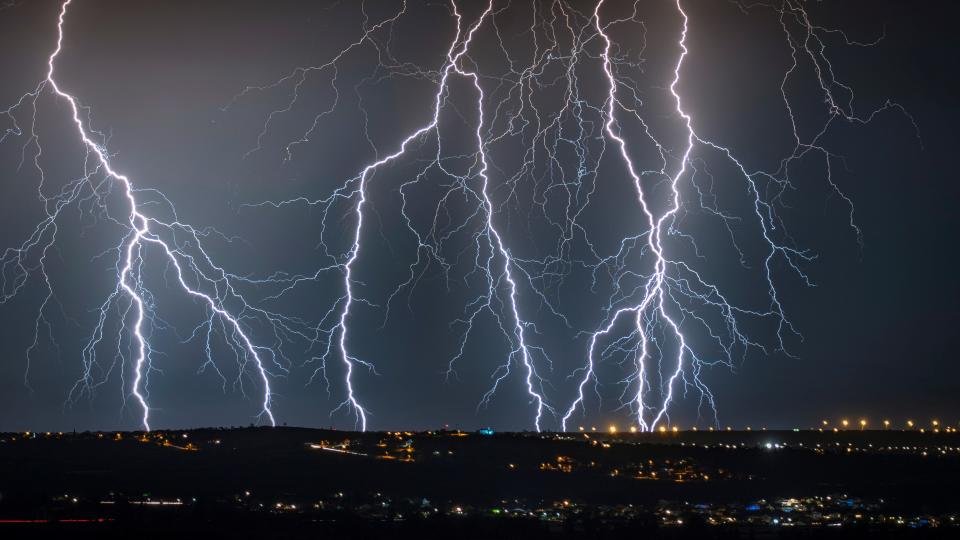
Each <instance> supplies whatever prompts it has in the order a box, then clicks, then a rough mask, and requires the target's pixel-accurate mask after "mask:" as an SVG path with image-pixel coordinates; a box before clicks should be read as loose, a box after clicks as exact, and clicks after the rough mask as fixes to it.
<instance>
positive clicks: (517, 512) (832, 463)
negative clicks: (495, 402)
mask: <svg viewBox="0 0 960 540" xmlns="http://www.w3.org/2000/svg"><path fill="white" fill-rule="evenodd" d="M958 480H960V435H957V434H955V433H943V432H940V433H932V432H929V431H928V432H926V433H921V432H917V431H841V432H831V431H826V432H819V431H799V432H798V431H791V432H774V431H770V432H768V431H753V432H706V431H700V432H680V433H669V432H668V433H655V434H632V433H624V434H609V433H593V432H587V433H575V434H495V435H491V434H486V435H485V434H479V433H463V432H451V431H434V432H423V433H410V432H388V433H365V434H361V433H352V432H343V431H329V430H313V429H300V428H246V429H199V430H190V431H158V432H152V433H142V432H140V433H136V432H134V433H112V432H110V433H107V432H101V433H96V432H95V433H63V434H60V433H10V434H0V538H3V539H6V538H21V537H24V538H26V537H29V538H38V537H62V538H67V537H69V538H78V537H97V538H110V537H128V538H134V537H136V538H170V537H173V536H177V537H186V538H201V537H229V538H406V537H419V538H498V539H506V538H525V539H535V538H557V539H559V538H625V537H627V535H631V536H636V537H642V538H822V537H823V538H957V537H960V489H958Z"/></svg>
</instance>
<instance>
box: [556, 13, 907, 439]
mask: <svg viewBox="0 0 960 540" xmlns="http://www.w3.org/2000/svg"><path fill="white" fill-rule="evenodd" d="M603 4H604V1H603V0H601V1H600V2H598V4H597V6H596V9H595V10H594V17H593V20H594V23H595V26H596V30H597V32H598V34H599V35H600V36H601V38H602V39H603V42H604V44H605V45H604V50H603V52H602V54H601V58H602V59H603V63H604V73H605V74H606V78H607V83H608V84H607V87H608V91H609V92H608V96H607V100H606V108H607V109H606V112H607V121H606V124H605V131H606V134H607V136H608V137H609V138H610V139H612V140H613V141H615V143H616V144H617V146H618V147H619V150H620V157H621V159H622V161H623V162H624V165H625V168H626V170H627V172H628V174H629V176H630V178H631V180H632V181H633V184H634V187H635V189H636V192H637V197H638V199H639V203H640V206H641V209H642V211H643V214H644V216H645V217H646V221H647V227H648V230H647V232H646V233H645V234H644V235H643V236H645V238H646V240H647V248H648V250H649V253H651V254H653V258H654V262H653V270H652V272H651V273H650V274H649V275H648V276H647V277H646V278H645V281H644V283H643V285H642V286H640V287H638V288H637V289H638V290H639V291H641V292H640V294H639V295H637V296H639V299H638V300H636V301H634V300H633V299H632V297H631V296H630V295H627V296H625V297H623V298H617V299H615V301H614V302H611V304H610V305H609V306H608V310H609V312H611V313H612V315H610V316H609V317H608V319H607V321H606V322H605V323H604V324H603V325H602V327H601V328H600V329H598V330H597V331H595V332H593V333H592V334H591V335H590V343H589V349H588V355H587V362H586V366H585V367H584V368H583V369H582V376H581V378H580V381H579V384H578V386H577V396H576V398H575V399H574V401H573V402H572V403H571V405H570V407H569V408H568V409H567V411H566V414H565V415H564V417H563V419H562V425H563V429H564V430H566V429H567V423H568V422H569V420H570V419H571V417H572V416H573V415H574V414H575V412H576V411H577V409H578V407H582V406H583V404H584V401H585V397H586V396H585V390H586V389H587V387H588V385H589V384H591V382H592V383H595V384H596V382H597V379H596V371H595V368H596V366H597V363H598V361H599V359H598V352H597V349H598V342H599V341H600V340H601V339H602V338H607V337H609V336H610V335H612V334H613V333H614V332H615V328H616V325H617V323H618V322H619V320H620V319H621V318H628V317H632V323H633V326H632V332H631V333H630V334H629V335H627V336H625V337H622V338H620V340H619V341H617V342H616V343H615V345H614V346H613V350H615V351H621V352H625V353H628V354H632V355H633V356H634V359H635V366H636V369H635V371H634V373H633V375H632V376H630V377H629V378H628V379H626V380H625V381H624V383H625V384H632V385H634V387H635V392H634V393H633V396H632V399H631V402H630V403H629V407H630V408H631V410H632V411H633V412H634V414H635V415H636V420H637V427H638V429H639V430H641V431H646V430H653V429H655V428H656V427H657V425H658V424H659V423H661V422H663V421H666V422H669V414H668V409H669V406H670V404H671V402H672V401H673V400H674V397H675V396H674V394H675V391H676V388H675V387H676V386H677V381H678V380H682V381H683V383H684V388H688V387H693V388H695V389H696V390H697V391H699V393H700V396H701V400H700V403H701V405H703V404H704V403H706V404H707V405H709V407H710V409H711V411H712V413H713V418H714V424H718V421H717V416H716V415H717V409H716V403H715V400H714V397H713V394H712V393H711V392H710V389H709V388H708V387H707V385H706V384H705V383H704V382H703V381H702V380H701V379H700V376H699V375H700V373H701V370H702V368H703V366H704V365H710V364H712V363H722V364H726V365H729V366H733V361H734V357H733V347H734V346H735V345H737V344H739V345H740V346H742V347H743V348H745V349H749V348H758V349H760V350H761V351H762V352H767V351H766V348H765V347H764V346H763V345H761V344H760V343H757V342H755V341H753V340H751V339H750V338H749V337H748V336H747V335H745V334H744V333H743V332H741V330H740V323H739V319H741V318H743V317H753V318H758V319H773V320H774V321H775V322H776V325H777V329H776V336H777V342H778V344H777V350H779V351H781V352H786V345H785V343H784V335H785V334H786V333H790V334H793V335H795V336H797V337H799V335H800V334H799V333H798V331H797V330H796V328H794V326H793V325H792V324H791V322H790V321H789V319H788V318H787V316H786V314H785V312H784V308H783V305H782V303H781V301H780V299H779V297H778V293H777V288H776V285H775V279H774V275H773V274H774V268H773V265H774V263H775V261H776V260H777V259H779V260H781V261H782V262H784V263H786V265H787V267H788V268H789V269H790V270H792V271H793V272H795V273H796V274H797V275H798V276H799V277H800V279H801V280H802V281H803V282H804V283H806V284H807V285H808V286H812V285H813V283H812V282H811V281H810V279H809V278H808V276H807V275H806V274H805V273H804V271H803V269H802V266H803V264H804V263H806V262H809V261H811V260H812V259H813V258H814V256H813V255H812V254H811V253H810V252H809V251H806V250H801V249H798V248H795V247H793V246H791V245H789V244H788V243H785V242H784V241H781V240H778V239H777V238H776V237H775V235H774V232H775V231H776V230H777V229H780V230H783V228H784V226H783V223H782V222H781V221H780V220H779V218H778V217H777V215H776V210H775V206H774V203H775V201H777V199H778V198H779V197H780V196H781V195H782V193H783V191H784V190H786V189H788V188H791V187H792V183H791V179H790V176H789V166H790V164H791V163H792V162H793V161H796V160H798V159H801V158H802V157H804V156H805V155H806V154H808V153H811V152H817V153H820V154H821V155H822V156H823V158H824V162H825V168H826V176H827V182H828V183H829V185H830V187H831V188H832V190H833V191H834V192H835V193H836V194H837V195H839V196H840V197H841V198H842V199H843V201H844V202H845V203H847V204H848V205H849V208H850V222H849V223H850V227H851V228H852V229H853V231H854V232H855V233H856V235H857V239H858V241H859V240H860V239H861V231H860V229H859V227H858V226H857V225H856V222H855V220H854V214H853V202H852V201H851V199H850V198H849V197H847V196H846V195H845V194H844V193H843V192H842V191H841V190H840V188H839V186H838V185H837V184H836V183H835V182H834V180H833V176H832V169H831V158H834V157H835V156H834V155H833V154H832V153H830V152H829V151H828V150H827V149H826V148H825V147H824V146H822V144H821V143H820V141H821V140H822V138H823V136H824V135H825V134H826V132H827V130H828V129H829V128H830V126H831V125H832V123H833V122H834V121H836V120H844V121H847V122H852V123H858V124H866V123H869V122H870V121H871V120H872V119H873V118H874V117H875V116H876V115H877V114H879V113H881V112H883V111H886V110H890V109H895V110H897V111H899V112H901V113H903V114H905V115H906V116H907V117H908V118H909V119H910V121H911V122H913V119H912V117H910V116H909V114H907V112H906V111H905V110H903V108H902V107H901V106H899V105H898V104H896V103H893V102H891V101H888V102H886V103H885V104H884V105H882V106H881V107H880V108H878V109H876V110H874V111H871V112H870V113H869V114H868V115H866V116H858V115H856V114H854V112H853V99H854V97H853V91H852V89H851V88H850V87H849V86H848V85H845V84H843V83H842V82H840V81H839V80H838V79H837V78H836V76H835V74H834V72H833V69H832V65H831V64H830V61H829V59H828V58H827V56H826V55H825V53H824V51H825V48H826V46H825V44H824V42H823V41H822V40H821V39H820V37H819V35H818V32H827V33H832V32H837V33H841V34H842V35H843V37H844V39H845V40H846V41H847V44H857V45H867V44H862V43H859V42H854V41H852V40H850V39H849V38H847V37H846V35H845V34H843V33H842V32H840V31H839V30H835V29H828V28H825V27H822V26H816V25H814V24H812V23H811V22H810V18H809V16H808V14H807V12H806V11H805V10H804V8H803V6H802V4H801V3H799V2H791V1H785V2H782V3H780V4H777V3H774V4H772V5H770V6H767V5H766V4H762V3H757V4H752V5H750V6H747V5H744V4H740V7H741V9H743V10H744V11H747V10H748V9H749V8H753V7H759V6H766V7H771V8H773V9H775V10H776V11H777V12H779V14H780V23H781V27H782V29H783V32H784V35H785V36H786V40H787V43H788V45H789V47H790V50H791V58H792V65H791V66H790V67H789V68H788V69H787V71H786V72H785V74H784V77H783V81H782V84H781V87H780V90H781V95H782V97H783V103H784V108H785V110H786V112H787V115H788V117H789V119H790V122H791V126H792V130H793V138H794V141H795V143H796V146H795V148H794V151H793V152H792V153H791V155H790V156H788V157H787V158H785V159H784V160H783V161H782V162H781V166H780V168H779V170H777V171H774V172H766V171H756V172H748V170H747V168H746V166H745V165H744V163H743V162H742V161H741V160H740V159H738V158H737V157H735V155H734V153H733V152H732V151H731V150H730V149H729V148H727V147H725V146H722V145H720V144H718V143H715V142H713V141H711V140H709V139H706V138H704V137H701V136H700V135H699V134H698V133H697V131H696V129H695V126H694V119H693V118H692V117H691V115H690V114H689V113H687V112H686V111H685V109H684V107H683V99H682V96H681V94H680V91H679V89H678V87H679V85H680V84H681V71H682V69H683V63H684V60H685V58H686V57H687V55H688V54H689V53H690V51H689V49H688V47H687V36H688V33H689V17H688V15H687V13H686V11H684V9H683V6H682V2H681V0H675V7H676V11H677V13H678V15H679V16H680V18H681V20H682V29H681V32H680V38H679V40H678V42H677V46H678V48H679V50H680V55H679V57H678V59H677V62H676V64H675V68H674V70H673V80H672V82H671V84H670V86H669V93H670V95H671V97H672V98H673V101H674V103H675V104H676V109H675V111H674V113H675V115H676V117H678V118H679V119H680V121H681V124H682V126H683V128H684V133H685V136H684V144H683V147H682V149H681V151H680V157H679V160H678V161H679V164H678V166H677V169H676V171H675V172H673V173H668V172H667V170H666V158H665V157H664V156H667V155H669V154H670V151H669V149H667V148H665V147H664V145H663V144H661V143H660V142H659V141H658V140H657V139H656V138H654V137H653V136H652V135H651V134H650V131H649V129H648V128H647V125H646V123H644V122H643V119H642V118H641V117H640V116H639V113H638V112H637V111H638V108H637V107H633V106H632V105H629V104H625V103H624V101H623V100H621V98H620V97H619V94H618V88H619V87H621V86H623V83H622V82H621V81H619V80H618V79H617V77H616V76H615V74H614V69H613V67H612V66H613V63H612V62H611V59H610V50H611V46H612V41H611V39H610V37H609V35H608V33H607V29H608V28H609V26H610V24H607V25H604V24H602V22H601V15H600V9H601V7H603ZM634 6H636V4H634ZM790 19H793V21H791V20H790ZM617 22H621V21H613V23H611V24H614V23H617ZM791 23H796V24H798V25H799V26H800V27H801V32H802V37H800V38H798V37H797V36H796V35H795V33H794V32H795V31H794V30H793V29H791ZM801 51H802V53H803V54H805V55H806V56H807V57H808V58H809V60H810V62H811V64H812V65H813V67H814V71H815V73H816V76H817V82H818V83H819V87H820V90H821V92H822V96H823V100H824V102H825V103H826V105H827V112H828V120H827V121H826V122H825V123H824V124H823V125H822V127H821V129H819V131H818V132H817V133H816V134H815V135H814V136H813V138H812V139H811V140H803V139H802V138H801V136H800V134H799V130H798V128H797V119H796V116H795V113H794V107H793V106H792V105H791V100H790V98H789V97H788V93H787V90H786V86H787V82H788V80H789V79H790V78H791V77H792V76H793V75H794V73H795V71H796V69H797V66H798V55H799V54H801ZM837 87H839V88H840V89H842V91H845V92H847V94H848V101H847V102H846V103H842V102H840V101H839V100H838V98H837V97H836V95H835V90H834V89H835V88H837ZM617 112H626V113H630V114H633V115H634V116H635V119H636V120H637V121H639V122H641V123H642V124H643V125H644V128H645V133H646V134H647V136H648V137H649V139H650V141H652V142H653V143H654V144H655V145H656V147H657V149H658V151H659V154H660V156H661V157H664V162H663V163H664V168H662V169H661V170H659V171H656V174H659V175H663V176H665V177H666V178H667V181H668V185H669V187H670V197H669V198H670V202H669V204H668V208H667V209H666V210H665V211H663V212H662V213H660V214H659V215H655V214H654V212H653V211H652V210H651V204H650V203H649V197H650V194H649V193H647V192H646V191H645V190H644V187H643V185H642V176H643V174H644V173H641V172H638V168H637V167H636V166H635V164H634V162H633V160H632V159H631V157H630V152H629V145H628V143H627V141H626V139H625V137H624V136H623V135H622V134H621V133H620V131H619V129H618V126H619V124H618V120H617ZM914 127H916V124H915V123H914ZM698 146H699V147H702V148H704V149H706V150H709V151H713V152H715V153H719V154H720V156H721V157H723V158H725V159H726V160H728V161H729V162H730V163H732V164H733V165H734V166H735V167H736V169H737V170H738V171H739V172H740V174H741V176H742V178H743V180H744V181H745V182H746V185H747V188H748V193H749V195H750V198H751V199H752V207H753V210H754V213H755V217H756V223H757V225H758V228H759V232H760V236H761V238H762V241H763V243H764V244H765V245H766V246H767V254H766V255H765V256H764V258H763V272H764V278H765V281H766V286H767V295H768V299H769V304H768V306H766V307H765V308H762V309H759V310H758V309H746V308H742V307H739V306H737V305H735V304H733V303H731V302H730V301H729V300H728V299H727V298H726V297H725V296H724V295H723V294H722V293H721V292H720V289H719V288H718V287H717V286H716V285H714V284H712V283H710V282H708V281H707V280H705V279H704V278H703V277H702V275H701V273H700V272H698V271H697V270H695V269H694V268H693V267H692V266H690V265H689V264H687V263H685V262H683V261H681V260H677V259H674V258H672V257H670V256H669V254H668V253H667V252H666V250H665V243H664V235H665V234H667V235H670V234H674V235H678V236H683V235H682V233H679V232H678V230H677V228H676V216H677V214H678V212H679V211H680V210H681V208H682V206H683V199H682V194H681V185H682V184H683V183H684V181H687V182H689V183H690V184H691V185H692V187H694V188H695V189H696V190H697V191H698V193H699V195H700V201H701V207H702V208H703V209H706V210H707V211H708V212H709V213H712V214H714V215H717V216H719V217H721V218H722V219H723V220H724V222H725V224H727V223H726V222H727V221H728V220H730V219H732V218H731V217H730V216H728V215H726V214H724V213H722V212H720V211H718V210H717V209H715V208H711V207H707V206H704V205H703V202H702V201H703V193H702V192H701V191H700V189H699V187H697V185H696V184H695V183H694V181H693V178H692V177H693V176H694V175H695V174H696V173H697V170H696V167H695V165H694V162H693V160H692V155H693V153H694V151H695V150H696V149H697V147H698ZM760 180H767V181H769V182H771V183H772V184H773V185H774V186H775V189H776V190H777V191H775V195H774V196H773V198H772V199H773V201H774V202H771V201H770V200H769V199H764V198H763V196H762V192H763V188H761V187H760V185H759V182H760ZM727 230H728V231H731V230H730V228H729V224H727ZM731 236H733V233H732V231H731ZM781 236H784V237H785V238H789V236H788V235H785V234H783V233H781ZM627 240H631V241H632V240H634V238H630V239H627ZM692 241H693V240H692V239H691V242H692ZM624 245H626V242H625V243H624ZM734 245H735V246H736V241H735V240H734ZM694 247H695V244H694ZM738 251H739V248H738ZM740 258H741V261H742V260H743V252H742V251H740ZM678 299H686V300H695V301H699V302H700V303H701V304H702V306H703V308H704V309H705V310H706V309H712V310H716V311H718V312H719V315H720V318H721V320H722V321H724V323H725V325H726V336H727V341H726V342H724V341H723V338H722V337H721V334H720V333H719V332H716V331H715V330H714V329H713V328H711V326H710V325H709V324H708V322H707V320H706V319H705V318H704V317H703V316H702V315H701V314H698V313H697V312H696V311H693V310H691V309H689V308H688V307H687V305H689V304H686V305H685V304H684V303H683V302H682V301H681V300H678ZM624 304H625V305H624ZM690 319H692V320H694V321H696V322H698V323H700V324H701V328H703V329H705V330H706V331H707V336H708V337H709V338H711V339H713V340H714V341H716V342H717V343H718V344H719V345H720V348H721V350H722V351H723V352H724V354H723V355H722V357H721V358H720V359H719V360H717V361H714V362H706V361H704V360H701V357H700V355H698V354H697V352H696V351H695V350H694V349H693V348H692V347H691V345H690V342H691V340H690V339H689V338H688V337H687V335H685V333H684V331H683V330H682V328H683V326H684V321H685V320H690ZM658 329H659V330H662V331H664V333H665V334H668V335H670V336H672V337H673V339H674V341H675V343H676V346H675V352H674V353H672V354H671V355H669V356H668V355H667V352H666V351H664V350H663V348H662V347H661V346H660V345H656V346H654V345H653V343H654V341H653V340H652V338H651V334H652V333H653V332H654V331H657V330H658ZM634 339H635V340H636V341H637V342H638V344H637V346H635V347H633V348H628V349H624V348H623V347H622V343H623V342H625V341H629V340H634ZM654 349H655V350H654ZM609 351H610V349H603V350H602V351H601V355H605V354H608V353H609ZM788 354H789V353H788ZM665 360H666V361H667V365H668V368H667V372H666V374H664V373H663V371H662V369H663V364H664V361H665ZM652 361H656V362H657V369H656V370H655V371H656V373H657V374H659V375H660V379H661V383H660V384H659V385H657V386H658V388H656V390H659V392H658V393H659V396H660V399H659V400H656V402H655V403H653V404H650V403H649V401H653V398H650V397H648V394H650V393H654V392H652V391H653V390H655V388H654V385H653V383H652V382H651V381H650V378H649V374H650V373H651V372H653V371H654V370H653V369H651V368H650V367H649V366H648V364H649V363H650V362H652ZM670 366H672V367H670Z"/></svg>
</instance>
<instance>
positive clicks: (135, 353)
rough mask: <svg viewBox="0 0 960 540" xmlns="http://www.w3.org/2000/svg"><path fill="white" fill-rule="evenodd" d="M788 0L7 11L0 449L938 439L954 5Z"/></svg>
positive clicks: (942, 402)
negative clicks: (808, 431)
mask: <svg viewBox="0 0 960 540" xmlns="http://www.w3.org/2000/svg"><path fill="white" fill-rule="evenodd" d="M785 5H786V9H784V10H781V8H780V7H779V6H780V4H779V3H775V2H769V3H767V2H757V3H751V4H749V6H748V5H746V4H744V5H738V4H736V3H733V2H731V3H711V2H703V1H693V0H680V2H676V1H675V0H667V1H664V2H659V3H647V2H638V3H636V4H634V3H633V2H630V1H626V0H603V1H601V2H599V6H598V3H597V2H585V3H579V2H577V3H569V2H556V3H552V4H546V5H541V4H534V6H535V8H531V6H527V5H523V6H520V5H514V4H510V3H508V2H502V1H499V0H495V1H494V2H492V3H491V4H489V5H488V4H486V3H480V2H465V1H463V0H461V1H460V2H457V3H448V2H440V3H434V2H422V1H419V0H408V1H407V2H403V1H400V0H398V1H396V2H385V3H377V4H376V5H364V4H360V3H340V2H322V3H316V2H302V1H295V0H289V1H282V2H276V3H270V5H266V4H264V3H262V2H258V1H252V0H251V1H240V2H232V3H231V4H230V5H229V6H227V5H226V4H223V3H215V2H209V3H203V4H196V3H193V2H184V1H180V2H166V3H164V4H162V5H156V4H153V3H149V2H131V1H120V0H72V1H70V2H69V5H68V6H66V10H64V4H63V3H62V2H61V1H59V0H43V1H37V2H30V3H15V4H12V5H11V6H10V7H7V8H5V9H0V73H2V74H3V77H2V78H0V185H2V190H3V193H2V194H3V196H2V197H0V249H2V250H3V251H2V252H3V258H2V260H0V291H2V293H0V431H15V430H17V431H24V430H31V431H34V430H35V431H47V430H52V431H69V430H72V429H77V430H88V429H89V430H97V429H105V430H114V429H123V430H135V429H140V428H141V427H142V426H149V427H151V428H155V429H163V428H190V427H199V426H231V425H241V426H242V425H247V424H249V423H255V424H260V425H263V424H267V425H269V424H270V423H271V422H275V423H276V424H277V425H281V424H289V425H292V426H293V425H298V426H311V427H328V426H333V427H336V428H339V429H354V428H362V427H367V428H368V429H376V430H390V429H397V428H402V429H429V428H438V427H442V426H444V425H449V426H450V427H451V428H462V429H467V430H473V429H476V428H479V427H482V426H492V427H494V428H496V429H497V430H499V431H521V430H534V429H537V428H539V429H543V430H550V431H557V430H560V429H562V428H563V427H564V425H565V426H566V428H567V429H568V430H574V431H575V430H577V429H578V428H579V427H580V426H584V427H585V428H586V429H590V428H591V427H594V426H595V427H596V428H597V429H598V430H605V429H608V428H609V426H611V425H615V426H617V428H618V429H622V430H629V429H630V426H631V425H633V426H635V427H637V428H638V429H640V430H644V429H657V427H659V426H666V427H667V428H668V429H669V427H671V426H679V427H680V428H681V429H686V428H689V427H691V426H698V427H699V428H700V429H707V428H708V427H709V426H715V427H717V428H719V429H724V428H725V427H726V426H732V427H734V428H743V427H746V426H751V427H753V428H754V429H760V428H762V427H767V428H769V429H792V428H794V427H799V428H807V427H814V428H817V427H821V422H822V421H823V420H828V421H829V422H830V427H833V426H835V425H838V423H839V422H840V421H841V420H843V419H847V420H848V421H849V422H850V424H851V426H850V428H851V429H854V428H856V427H859V426H858V423H859V422H860V420H861V419H866V420H867V421H868V422H869V423H868V426H869V427H871V428H878V429H882V428H883V427H884V426H883V424H882V422H883V421H884V420H889V421H890V422H891V426H892V427H896V428H900V427H903V425H905V423H906V421H907V420H913V421H914V422H915V423H916V427H920V426H921V425H924V426H928V425H929V424H930V422H931V421H933V420H934V419H936V420H939V421H940V422H942V423H943V427H947V426H952V427H956V425H957V422H958V421H960V397H958V396H960V393H958V392H957V381H958V377H960V365H958V363H957V362H955V361H954V356H955V352H954V351H956V350H957V346H958V345H960V344H958V342H957V339H958V338H957V332H956V331H955V328H954V327H955V325H956V322H957V320H958V317H957V315H958V298H960V295H958V290H957V285H958V279H957V276H956V272H955V267H956V264H957V262H956V260H955V259H956V255H955V250H954V249H953V244H954V243H955V236H956V233H957V230H958V219H960V218H958V215H957V213H956V212H955V211H954V206H955V202H956V201H957V195H958V193H957V191H958V189H960V188H958V186H957V183H956V182H955V181H954V176H955V173H954V170H955V169H954V167H955V164H953V163H952V160H951V158H952V156H953V154H954V149H955V148H956V146H957V143H958V142H960V141H958V137H957V135H956V132H955V131H954V129H953V127H954V126H956V125H958V121H960V118H958V109H957V100H956V96H957V95H960V88H958V86H960V85H958V78H957V75H956V74H955V73H953V70H952V64H951V59H952V58H954V57H955V56H956V53H957V45H956V44H954V43H953V41H955V40H950V39H945V36H950V35H951V34H950V31H951V30H950V28H948V27H947V23H946V22H945V20H944V17H942V14H941V13H940V12H942V11H943V9H946V8H947V6H945V3H928V4H925V5H924V6H922V7H916V8H910V9H908V8H905V7H904V6H902V5H900V4H897V3H894V2H880V3H877V2H866V1H856V2H845V3H843V4H836V5H822V4H817V5H809V6H804V5H802V4H800V3H796V2H787V3H786V4H785ZM938 6H939V7H940V8H943V9H938ZM485 8H486V9H485ZM61 13H63V24H62V27H60V28H59V29H58V26H57V23H58V17H59V16H60V15H61ZM458 17H459V19H458ZM458 21H459V30H458ZM58 30H62V42H61V45H62V47H61V48H60V49H59V51H57V49H56V47H57V43H58V37H59V33H58ZM821 46H822V47H823V49H821ZM55 51H57V52H56V54H55V56H52V55H54V53H55ZM51 59H52V64H53V68H54V71H53V72H52V74H50V76H49V77H48V61H50V60H51ZM794 64H795V65H794ZM611 81H614V82H615V84H613V85H611ZM438 93H439V94H438ZM438 95H439V96H440V99H439V101H438V97H437V96H438ZM438 103H439V107H438ZM74 106H75V107H76V108H75V109H74ZM8 107H9V108H8ZM435 107H438V108H436V109H435ZM74 112H76V114H77V119H78V120H79V121H80V124H79V125H76V124H74V123H73V122H71V117H72V115H73V114H74ZM84 138H86V144H85V143H84ZM478 141H479V142H478ZM745 173H747V174H745ZM131 203H133V204H134V205H135V206H134V207H133V208H135V210H134V211H133V213H131ZM141 350H142V354H141Z"/></svg>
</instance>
